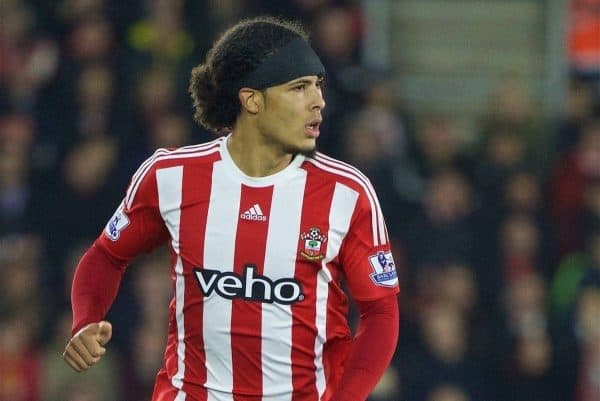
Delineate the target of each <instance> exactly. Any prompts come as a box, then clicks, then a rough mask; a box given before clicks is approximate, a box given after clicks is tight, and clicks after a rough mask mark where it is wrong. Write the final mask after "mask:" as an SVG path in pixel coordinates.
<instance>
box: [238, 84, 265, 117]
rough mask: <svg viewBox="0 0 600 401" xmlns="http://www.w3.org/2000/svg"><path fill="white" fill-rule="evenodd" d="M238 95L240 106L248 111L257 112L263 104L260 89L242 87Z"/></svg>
mask: <svg viewBox="0 0 600 401" xmlns="http://www.w3.org/2000/svg"><path fill="white" fill-rule="evenodd" d="M238 97H239V99H240V103H241V104H242V108H243V109H244V110H246V111H247V112H248V113H250V114H257V113H258V112H259V111H260V109H261V107H262V104H263V97H262V93H260V91H257V90H254V89H249V88H242V89H240V91H239V92H238Z"/></svg>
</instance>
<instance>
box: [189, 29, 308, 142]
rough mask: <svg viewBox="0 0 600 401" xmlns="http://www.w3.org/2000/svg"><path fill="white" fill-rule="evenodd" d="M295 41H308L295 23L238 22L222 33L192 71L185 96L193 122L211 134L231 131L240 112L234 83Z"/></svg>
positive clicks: (304, 32) (305, 34)
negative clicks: (189, 105)
mask: <svg viewBox="0 0 600 401" xmlns="http://www.w3.org/2000/svg"><path fill="white" fill-rule="evenodd" d="M296 38H302V39H304V40H308V34H307V33H306V31H305V30H304V29H303V28H302V26H301V25H300V24H299V23H297V22H293V21H288V20H283V19H278V18H274V17H257V18H252V19H246V20H242V21H240V22H238V23H237V24H236V25H234V26H232V27H231V28H229V29H228V30H227V31H225V32H224V33H223V34H222V35H221V37H220V38H219V39H217V41H216V42H215V43H214V44H213V46H212V48H211V49H210V50H209V51H208V53H207V54H206V59H205V61H204V63H203V64H200V65H198V66H196V67H194V68H193V69H192V74H191V78H190V86H189V92H190V94H191V96H192V100H193V102H194V119H195V120H196V122H198V123H199V124H201V125H202V126H204V127H206V128H207V129H211V130H214V131H220V130H224V129H231V128H232V127H233V124H234V122H235V120H236V119H237V116H238V115H239V113H240V111H241V104H240V101H239V99H238V94H237V91H236V89H235V85H234V83H235V82H236V81H238V80H239V79H240V78H243V77H244V76H246V75H247V74H248V73H250V72H251V71H253V70H254V69H255V68H256V67H257V66H258V65H259V64H260V63H261V61H262V60H263V59H264V57H266V56H267V55H269V54H271V53H273V52H275V51H277V50H278V49H280V48H281V47H283V46H285V45H286V44H288V43H289V42H290V41H291V40H293V39H296Z"/></svg>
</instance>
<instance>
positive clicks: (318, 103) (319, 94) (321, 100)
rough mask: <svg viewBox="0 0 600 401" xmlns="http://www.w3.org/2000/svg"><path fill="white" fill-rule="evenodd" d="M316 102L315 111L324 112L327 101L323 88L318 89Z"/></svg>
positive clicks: (313, 107) (314, 104)
mask: <svg viewBox="0 0 600 401" xmlns="http://www.w3.org/2000/svg"><path fill="white" fill-rule="evenodd" d="M315 92H316V94H315V100H314V103H313V106H312V109H313V110H323V109H324V108H325V99H324V98H323V91H322V90H321V88H316V91H315Z"/></svg>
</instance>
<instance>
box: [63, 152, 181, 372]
mask: <svg viewBox="0 0 600 401" xmlns="http://www.w3.org/2000/svg"><path fill="white" fill-rule="evenodd" d="M145 165H146V167H148V168H145V169H143V170H142V169H141V168H140V170H138V173H136V174H135V175H134V179H133V180H132V185H131V186H130V188H129V190H128V191H127V194H126V196H125V199H124V200H123V202H122V203H121V205H120V206H119V208H118V209H117V210H116V212H115V214H114V215H113V216H112V217H111V218H110V220H109V222H108V223H107V225H106V227H105V229H104V230H103V231H102V233H101V234H100V236H99V237H98V239H96V241H95V242H94V244H93V245H92V246H91V247H90V248H89V249H88V250H87V252H86V253H85V254H84V255H83V257H82V258H81V260H80V262H79V264H78V266H77V268H76V270H75V275H74V277H73V285H72V289H71V305H72V308H73V325H72V338H71V339H70V340H69V342H68V344H67V346H66V348H65V352H64V354H63V357H64V358H65V361H66V362H67V363H68V364H69V365H70V366H71V367H72V368H73V369H75V370H76V371H82V370H86V369H87V368H89V367H90V366H92V365H93V364H94V363H96V362H97V361H98V360H99V359H100V357H101V356H102V355H103V353H104V351H105V350H104V345H105V344H106V343H107V342H108V341H109V340H110V336H111V334H112V327H111V326H110V323H108V322H106V321H103V320H102V319H104V317H105V316H106V313H107V312H108V310H109V308H110V307H111V305H112V303H113V301H114V300H115V298H116V295H117V292H118V290H119V286H120V283H121V279H122V277H123V273H124V272H125V268H126V267H127V265H128V264H129V263H130V262H131V261H132V260H133V259H134V258H135V257H136V256H137V255H139V254H141V253H144V252H150V251H151V250H153V249H154V248H156V247H158V246H159V245H161V244H164V243H165V242H166V241H167V240H168V238H169V233H168V231H167V229H166V227H165V225H164V222H163V220H162V217H161V215H160V211H159V210H158V196H157V188H156V179H155V174H154V171H155V170H154V168H153V167H154V166H152V165H151V164H150V166H148V165H147V164H146V163H145ZM143 166H144V165H143ZM132 188H133V189H132Z"/></svg>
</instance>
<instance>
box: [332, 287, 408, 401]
mask: <svg viewBox="0 0 600 401" xmlns="http://www.w3.org/2000/svg"><path fill="white" fill-rule="evenodd" d="M356 305H357V307H358V310H359V312H360V320H359V323H358V329H357V332H356V335H355V337H354V340H353V343H352V347H351V349H350V353H349V355H348V358H347V359H346V363H345V369H344V374H343V376H342V379H341V380H340V383H339V384H338V386H337V388H336V390H335V391H334V393H333V396H332V397H331V399H330V401H362V400H366V399H367V397H368V396H369V394H370V393H371V391H373V388H375V386H376V385H377V383H378V382H379V379H380V378H381V376H382V375H383V373H384V372H385V370H386V368H387V367H388V365H389V363H390V361H391V359H392V356H393V355H394V351H395V350H396V344H397V342H398V333H399V326H400V312H399V307H398V297H397V296H396V295H389V296H386V297H383V298H379V299H376V300H373V301H357V302H356ZM374 346H376V347H377V348H376V349H375V350H374V349H373V347H374Z"/></svg>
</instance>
